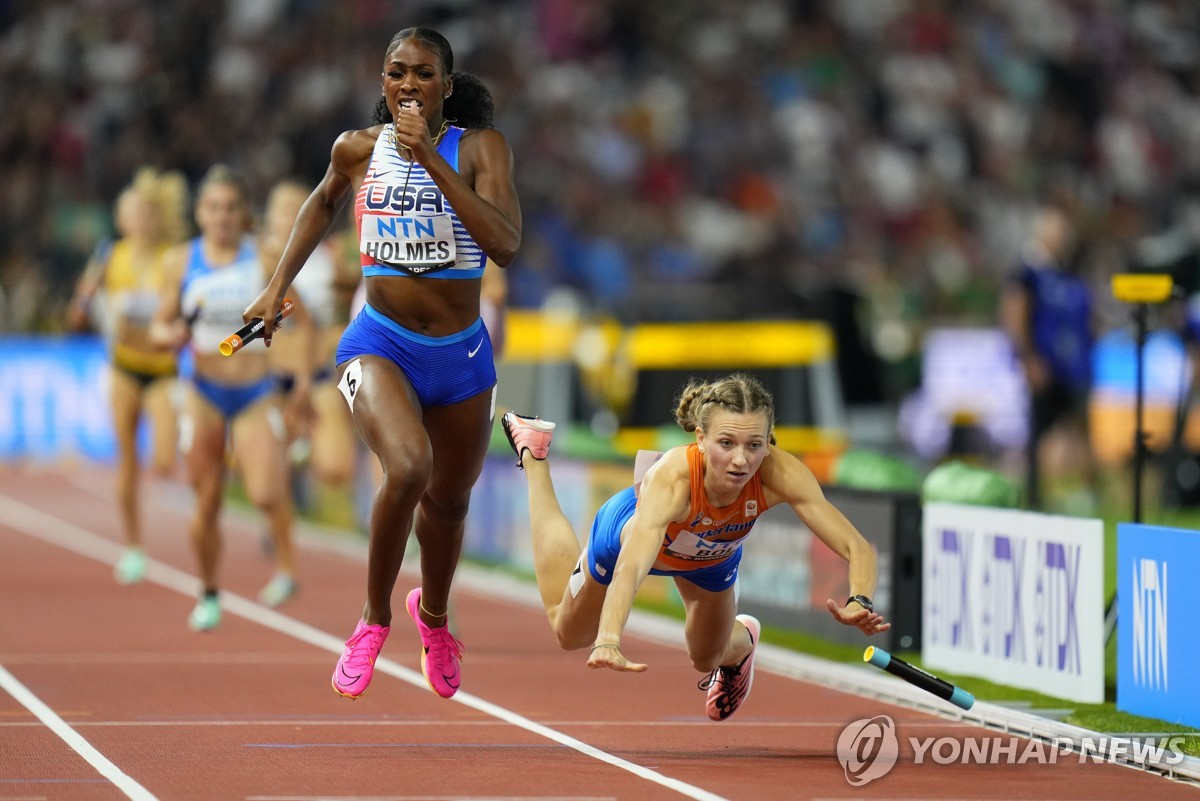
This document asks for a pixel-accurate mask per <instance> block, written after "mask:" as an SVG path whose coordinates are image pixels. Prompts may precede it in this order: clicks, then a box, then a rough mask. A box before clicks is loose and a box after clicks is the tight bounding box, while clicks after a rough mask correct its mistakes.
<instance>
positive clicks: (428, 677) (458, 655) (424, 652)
mask: <svg viewBox="0 0 1200 801" xmlns="http://www.w3.org/2000/svg"><path fill="white" fill-rule="evenodd" d="M404 606H405V607H406V608H407V609H408V616H409V617H411V618H412V619H413V622H414V623H416V624H417V632H418V633H419V634H420V635H421V646H422V647H421V672H422V673H424V674H425V682H426V683H427V684H428V685H429V689H431V690H433V691H434V692H435V693H437V694H438V695H440V696H441V697H443V698H449V697H450V696H452V695H454V694H455V693H456V692H458V687H459V684H460V683H461V682H462V673H461V672H460V670H459V667H458V664H459V662H461V661H462V653H463V644H462V643H461V642H459V641H458V640H457V639H456V638H455V637H454V635H453V634H451V633H450V627H449V624H447V625H445V626H437V627H430V626H426V625H425V623H424V621H422V620H421V588H420V587H417V588H416V589H414V590H412V591H411V592H409V594H408V598H407V599H405V602H404Z"/></svg>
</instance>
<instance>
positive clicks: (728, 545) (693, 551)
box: [666, 531, 742, 562]
mask: <svg viewBox="0 0 1200 801" xmlns="http://www.w3.org/2000/svg"><path fill="white" fill-rule="evenodd" d="M740 547H742V540H736V541H734V542H721V541H717V542H710V541H709V540H706V539H702V538H700V537H697V536H696V535H695V534H693V533H692V532H690V531H681V532H679V536H677V537H676V538H675V539H674V540H673V541H672V542H671V544H670V545H668V546H667V549H666V553H667V554H668V555H669V556H674V557H675V558H677V559H687V560H688V561H692V562H709V561H712V560H714V559H724V558H725V557H727V556H731V555H732V554H733V553H734V552H735V551H737V549H738V548H740Z"/></svg>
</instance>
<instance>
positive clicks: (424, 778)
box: [0, 465, 1200, 801]
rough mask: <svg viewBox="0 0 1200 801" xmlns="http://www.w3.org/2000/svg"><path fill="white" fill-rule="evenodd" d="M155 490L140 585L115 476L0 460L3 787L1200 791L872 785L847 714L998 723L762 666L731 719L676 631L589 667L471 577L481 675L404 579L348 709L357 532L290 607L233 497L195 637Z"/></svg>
mask: <svg viewBox="0 0 1200 801" xmlns="http://www.w3.org/2000/svg"><path fill="white" fill-rule="evenodd" d="M151 486H152V491H151V492H150V493H148V494H149V495H151V497H150V498H149V499H148V500H147V505H146V516H147V525H146V529H147V547H148V551H149V552H150V554H151V556H152V557H154V560H155V562H154V564H153V567H152V569H151V572H150V575H149V577H148V579H147V581H145V582H144V583H142V584H140V585H138V586H136V587H128V588H126V587H119V586H117V585H116V583H115V582H114V581H113V580H112V564H113V563H114V562H115V560H116V557H117V555H118V553H119V548H118V547H117V546H116V543H117V542H118V541H119V534H118V532H119V526H118V522H117V516H116V509H115V506H114V504H113V502H112V500H111V495H112V493H111V476H110V475H109V474H108V473H107V472H106V471H104V470H103V469H101V468H97V467H88V466H78V465H77V466H74V467H70V468H51V467H23V468H19V467H11V466H10V467H0V801H18V799H20V800H21V801H32V800H33V799H55V800H57V799H71V801H76V800H78V801H92V799H97V800H99V799H122V798H132V799H162V800H163V801H168V800H169V801H174V800H175V799H214V800H219V801H229V800H234V801H236V800H239V799H241V800H243V801H316V800H317V799H336V800H338V801H343V800H344V801H350V800H351V799H355V800H357V801H434V800H436V799H448V800H453V801H611V800H613V799H621V801H655V800H656V799H698V800H699V801H722V799H727V800H729V801H734V800H737V801H776V800H778V801H784V800H785V799H786V801H796V800H797V799H856V798H862V799H866V798H870V799H871V801H881V799H893V798H894V799H963V798H981V799H1001V798H1015V797H1020V798H1027V799H1047V800H1049V799H1054V800H1056V801H1058V800H1062V801H1065V800H1067V799H1129V798H1155V799H1172V798H1187V799H1200V793H1197V791H1196V788H1195V787H1194V786H1191V785H1187V784H1183V783H1180V782H1175V781H1171V780H1169V779H1166V778H1163V777H1162V776H1159V775H1156V774H1152V773H1146V772H1142V771H1139V770H1136V769H1133V768H1129V767H1124V766H1119V765H1111V764H1100V765H1095V764H1082V765H1081V764H1079V762H1077V761H1075V760H1072V759H1066V760H1063V761H1059V762H1058V763H1057V764H1054V765H1012V766H1009V765H1003V766H995V765H993V766H979V765H962V764H955V765H949V766H945V765H930V764H925V765H915V764H912V752H911V749H909V748H908V747H907V746H906V745H903V744H902V746H901V758H900V762H899V763H898V764H897V765H896V767H895V769H894V770H892V772H891V773H889V774H888V775H887V776H885V777H884V778H882V779H880V780H878V781H877V782H875V783H873V784H870V785H867V786H866V787H859V788H856V787H853V786H851V785H850V784H849V783H848V782H847V780H846V777H845V774H844V773H843V769H842V767H841V765H840V763H839V761H838V759H837V754H836V748H835V743H836V741H837V738H838V735H839V734H840V732H841V731H842V729H843V728H844V727H845V726H846V725H847V724H848V723H850V722H851V721H855V720H858V719H861V718H866V717H873V716H875V715H881V714H884V715H889V716H891V717H892V718H893V719H894V720H895V722H896V726H897V729H898V731H900V732H901V734H902V735H911V736H917V737H922V738H924V737H927V736H943V735H948V736H952V737H955V738H963V737H967V736H973V735H974V736H986V735H989V734H994V733H992V732H988V731H986V730H983V729H979V728H974V727H971V726H967V725H966V724H963V723H961V722H957V721H955V720H953V719H952V717H953V716H952V715H951V716H946V717H942V716H938V715H933V714H928V713H926V712H922V711H918V710H916V709H911V708H905V707H899V706H890V705H887V704H885V703H883V702H881V701H879V700H873V699H871V698H867V697H860V696H858V695H850V694H847V693H843V692H838V691H836V690H833V689H828V688H827V687H823V686H819V685H816V684H810V683H805V682H802V681H798V680H796V679H793V678H788V677H787V676H786V675H783V674H781V673H774V672H770V671H768V670H766V669H764V668H760V670H759V672H758V674H757V676H756V679H755V685H754V693H753V696H752V697H751V699H750V700H749V701H748V702H747V704H746V706H744V707H743V708H742V710H740V712H739V713H738V715H737V717H735V718H734V719H733V720H731V721H728V722H725V723H721V724H717V723H712V722H710V721H708V720H707V718H705V717H704V709H703V701H704V697H703V694H702V693H701V692H700V691H699V690H697V689H696V687H695V685H696V681H697V680H698V679H699V678H700V677H699V676H698V675H697V674H696V673H695V672H694V671H692V670H691V668H690V666H688V665H687V663H686V659H685V657H684V655H683V653H682V651H681V650H680V649H679V647H678V646H677V645H675V644H673V643H672V642H670V641H668V640H669V638H668V639H663V638H658V637H651V636H648V635H647V636H640V635H635V634H632V633H631V634H630V636H629V637H628V638H627V652H628V653H629V654H630V656H631V657H633V658H635V659H638V660H641V661H647V662H649V663H650V664H651V669H650V671H649V672H647V673H644V674H641V675H617V674H613V673H607V672H605V673H599V672H591V671H588V670H587V669H586V668H585V667H584V664H583V663H584V658H583V657H582V655H580V654H577V653H574V654H566V653H563V652H560V651H558V650H557V649H556V648H555V646H554V644H553V642H552V640H551V637H550V634H549V629H548V627H547V625H546V622H545V618H544V616H543V614H542V612H541V610H540V608H539V607H537V606H535V604H536V600H535V595H534V593H533V592H532V590H530V589H528V588H518V589H514V588H513V582H512V581H511V580H507V579H500V578H496V577H494V576H493V577H489V576H488V574H486V573H484V572H482V571H478V570H468V569H464V570H463V572H462V573H461V576H462V580H461V581H460V583H459V584H458V585H457V589H456V592H455V596H454V598H453V612H454V616H455V622H454V626H455V630H456V632H457V634H458V635H459V636H460V637H461V639H463V640H464V642H465V643H466V647H467V650H466V662H465V664H464V688H465V689H464V691H463V692H460V693H459V695H458V696H456V698H455V699H454V700H452V701H445V700H443V699H441V698H438V697H437V696H435V695H434V694H433V693H432V692H430V691H429V690H428V689H427V688H426V687H425V684H424V680H423V679H422V678H421V675H420V667H419V662H418V659H417V650H418V640H417V638H416V634H415V632H414V631H413V630H412V628H411V624H410V623H409V621H408V619H407V617H405V616H404V612H403V607H402V599H403V597H404V593H405V592H407V590H408V588H409V587H410V586H412V585H413V584H414V577H413V575H412V574H411V573H405V574H403V575H402V576H401V579H400V583H399V585H398V586H397V606H396V609H397V615H396V618H395V624H396V625H395V627H394V630H393V632H392V635H391V637H390V639H389V641H388V643H387V646H386V647H385V649H384V651H383V656H384V657H385V658H382V659H381V660H380V662H379V666H378V669H377V672H376V678H375V682H374V684H373V685H372V687H371V689H370V691H369V692H368V693H367V694H366V695H365V696H364V697H363V698H362V699H360V700H359V701H357V702H351V701H348V700H346V699H343V698H340V697H338V696H337V695H335V694H334V693H333V691H332V690H331V689H330V687H329V677H330V674H331V672H332V668H333V664H334V661H335V659H336V656H335V654H337V653H338V652H340V649H341V642H342V640H343V639H344V638H345V637H346V636H348V635H349V633H350V631H351V629H352V628H353V625H354V622H355V620H356V618H357V613H358V610H359V609H360V607H361V602H362V593H363V581H364V571H365V560H364V548H363V546H362V543H361V542H359V541H358V540H357V538H353V537H341V538H338V537H334V536H330V535H329V534H327V533H326V534H319V533H312V532H308V533H304V532H302V535H301V537H300V545H301V581H302V587H301V592H300V594H299V595H298V596H297V597H296V598H295V599H294V600H293V601H291V602H289V603H288V604H287V605H286V606H284V607H283V608H281V609H280V610H279V611H278V612H275V611H272V610H269V609H266V608H264V607H261V606H259V605H258V604H257V603H255V602H253V600H252V599H253V598H254V597H255V595H256V593H257V591H258V589H259V588H260V587H261V586H262V584H263V583H264V582H265V581H266V579H267V577H268V571H269V569H270V565H269V562H268V561H267V560H266V559H265V558H264V556H263V554H262V551H261V546H260V538H259V534H258V525H257V524H256V523H255V522H254V521H253V519H252V518H251V517H249V516H247V515H244V514H242V513H239V512H237V511H236V510H227V511H226V514H225V521H226V522H225V542H226V551H225V555H224V560H223V566H224V586H225V588H226V589H225V592H224V594H223V603H224V607H225V611H226V617H225V619H224V621H223V622H222V625H221V627H220V628H219V629H218V630H216V631H214V632H210V633H207V634H193V633H192V632H190V631H188V629H187V628H186V626H185V624H184V621H185V619H186V617H187V614H188V612H189V610H190V609H191V606H192V604H193V599H194V593H195V590H196V582H195V580H194V578H193V566H192V559H191V555H190V552H189V551H188V549H187V535H186V531H187V518H188V514H189V510H190V495H189V494H188V492H187V491H186V490H185V489H183V488H181V487H179V486H178V485H176V484H172V483H169V482H158V483H155V484H153V485H151ZM408 561H409V563H410V564H412V565H415V563H416V559H415V558H414V557H412V556H410V558H409V560H408ZM406 570H407V567H406ZM672 627H677V626H676V624H672ZM638 631H641V629H638ZM887 678H889V680H890V677H887ZM901 742H902V743H904V739H903V736H902V739H901Z"/></svg>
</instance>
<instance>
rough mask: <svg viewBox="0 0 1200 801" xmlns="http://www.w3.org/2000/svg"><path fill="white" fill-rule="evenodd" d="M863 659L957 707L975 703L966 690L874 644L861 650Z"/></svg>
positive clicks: (967, 707)
mask: <svg viewBox="0 0 1200 801" xmlns="http://www.w3.org/2000/svg"><path fill="white" fill-rule="evenodd" d="M863 661H864V662H870V663H871V664H872V665H874V666H875V667H877V668H883V669H884V670H886V671H887V672H888V673H891V674H892V675H893V676H899V677H900V678H902V679H904V680H905V681H907V682H908V683H909V684H912V685H915V686H917V687H920V688H921V689H922V690H924V691H925V692H929V693H933V694H934V695H936V696H937V697H938V698H944V699H945V700H947V701H949V702H950V703H952V704H954V705H955V706H957V707H961V708H963V709H970V708H971V707H972V706H974V705H975V696H973V695H971V694H970V693H969V692H967V691H966V690H964V689H962V688H960V687H955V686H954V685H953V684H951V683H950V682H948V681H942V680H941V679H939V678H938V677H937V676H935V675H933V674H932V673H926V672H925V671H923V670H921V669H920V668H918V667H913V666H912V665H910V664H908V663H907V662H905V661H904V660H903V659H900V658H898V657H895V656H892V655H891V654H889V653H888V652H887V651H885V650H883V649H882V648H876V647H875V646H874V645H871V646H868V648H867V650H866V651H864V652H863Z"/></svg>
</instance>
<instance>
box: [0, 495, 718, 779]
mask: <svg viewBox="0 0 1200 801" xmlns="http://www.w3.org/2000/svg"><path fill="white" fill-rule="evenodd" d="M0 523H2V524H3V525H6V526H9V527H11V528H13V529H16V530H18V531H20V532H21V533H23V534H25V535H27V536H29V537H32V538H33V539H36V540H40V541H42V542H45V543H48V544H50V545H56V546H58V547H60V548H63V549H65V550H68V551H71V552H73V553H77V554H79V555H81V556H86V557H88V558H91V559H95V560H96V561H99V562H103V563H105V564H107V565H110V566H111V565H115V564H116V562H117V560H118V559H119V558H120V555H121V551H122V548H121V546H120V545H119V544H117V543H116V542H113V541H112V540H109V539H107V538H105V537H101V536H99V535H98V534H94V533H92V532H90V531H88V530H87V529H84V528H82V527H80V526H77V525H75V524H74V523H71V522H69V521H66V520H62V519H60V518H57V517H55V516H54V515H51V514H48V513H46V512H43V511H41V510H40V509H36V508H34V507H32V506H29V505H28V504H25V503H22V502H21V501H18V500H16V499H15V498H11V497H9V496H7V495H0ZM148 562H149V568H148V569H147V571H146V578H145V580H146V581H150V582H153V583H155V584H158V585H160V586H162V587H166V588H168V589H171V590H174V591H176V592H179V593H181V594H183V595H185V596H187V597H189V598H192V597H194V596H195V595H196V592H197V589H198V586H199V583H198V580H197V579H196V577H195V576H193V575H191V574H189V573H185V572H183V571H182V570H178V569H176V568H174V567H171V566H170V565H167V564H164V563H162V562H159V561H157V560H155V559H150V560H148ZM221 609H222V610H224V611H226V612H229V613H230V614H233V615H236V616H238V617H241V618H244V619H245V620H249V621H251V622H252V623H257V624H259V625H260V626H263V627H265V628H269V629H271V630H273V631H276V632H279V633H280V634H284V635H286V636H289V637H292V638H294V639H297V640H300V641H301V642H305V643H308V644H309V645H312V646H315V647H317V648H320V649H322V650H324V651H328V652H329V653H332V654H335V655H338V654H341V653H342V649H343V648H344V647H345V644H344V642H343V641H342V640H341V639H340V638H338V637H335V636H334V635H332V634H329V633H327V632H324V631H321V630H320V629H318V628H316V627H314V626H310V625H308V624H307V623H303V622H301V621H299V620H296V619H294V618H291V617H288V616H287V615H284V614H281V613H279V612H277V611H275V610H274V609H268V608H267V607H264V606H261V605H259V604H257V603H254V602H253V601H250V600H248V599H246V598H243V597H241V596H240V595H236V594H234V593H231V592H222V593H221ZM2 669H3V668H0V670H2ZM375 670H376V671H378V672H382V673H384V674H386V675H389V676H392V677H393V678H397V679H400V680H401V681H403V682H406V683H408V684H411V685H413V686H414V687H417V688H420V689H421V690H424V691H428V686H427V685H426V683H425V677H424V676H422V675H421V673H420V672H419V671H415V670H411V669H409V668H407V667H405V666H403V665H401V664H399V663H397V662H393V661H392V660H390V659H388V658H387V657H380V658H379V660H378V661H377V662H376V663H375ZM6 673H7V671H6ZM14 681H15V679H14ZM30 695H31V697H32V694H30ZM34 700H36V699H34ZM449 700H450V701H453V702H455V703H459V704H462V705H463V706H466V707H468V708H470V709H474V710H475V711H477V712H481V713H483V714H485V715H488V716H490V717H494V718H497V719H499V720H502V721H504V722H506V723H509V724H511V725H513V726H516V727H517V728H520V729H524V730H525V731H527V732H530V733H532V734H536V735H539V736H541V737H544V738H546V739H548V740H550V741H552V742H555V743H558V744H559V745H563V746H566V747H567V748H570V749H572V750H574V751H577V752H578V753H580V754H583V755H584V756H588V757H591V758H592V759H595V760H597V761H599V762H603V763H605V764H607V765H611V766H613V767H615V768H619V769H621V770H624V771H626V772H627V773H631V774H633V775H634V776H637V777H638V778H640V779H644V780H646V781H649V782H652V783H654V784H657V785H659V786H662V787H666V788H667V789H670V790H674V791H675V792H677V793H679V794H680V795H682V796H684V797H686V798H691V799H694V800H695V801H729V799H727V798H725V797H724V796H720V795H717V794H716V793H712V792H709V791H708V790H705V789H703V788H700V787H696V786H694V785H691V784H688V783H687V782H684V781H681V780H679V779H675V778H672V777H670V776H666V775H663V774H661V773H658V772H657V771H654V770H651V769H649V768H646V767H643V766H642V765H638V764H637V763H634V762H630V761H629V760H626V759H622V758H621V757H618V756H615V755H613V754H610V753H608V752H607V751H602V750H601V749H599V748H596V747H595V746H592V745H589V744H588V743H585V742H583V741H582V740H578V739H576V738H574V737H571V736H569V735H567V734H564V733H562V732H560V731H558V730H556V729H552V728H550V727H549V726H545V725H543V724H541V723H538V722H536V721H533V720H530V719H529V718H526V717H524V716H522V715H519V714H517V713H516V712H513V711H511V710H509V709H506V708H504V707H502V706H500V705H499V704H494V703H492V702H490V701H486V700H484V699H482V698H479V697H477V696H474V695H471V694H470V693H468V692H466V691H463V690H460V691H459V692H458V693H457V694H455V695H454V697H453V698H450V699H449ZM38 703H39V704H40V703H41V702H40V701H39V702H38ZM42 706H43V707H44V708H45V709H46V711H47V712H50V709H49V707H46V706H45V705H44V704H42ZM50 714H53V712H50ZM55 717H57V716H55ZM59 722H60V723H61V725H62V726H63V727H65V728H66V729H67V730H68V731H70V733H71V734H72V735H73V736H74V737H77V738H78V739H79V740H80V741H82V742H86V741H83V738H82V737H79V735H78V734H76V733H75V732H74V731H73V730H71V729H70V727H69V726H67V725H66V724H65V723H62V721H61V720H60V721H59ZM60 736H61V735H60ZM88 747H89V748H91V746H88ZM92 750H93V751H95V749H92ZM95 753H96V755H97V756H99V757H100V758H103V757H102V756H101V755H100V753H99V752H98V751H95ZM106 761H107V760H106ZM109 764H111V763H109ZM113 768H114V770H115V766H113ZM121 775H122V776H124V774H121ZM131 781H132V780H131ZM138 787H139V788H140V787H141V785H138ZM142 789H143V790H144V788H142ZM130 797H131V798H139V799H147V801H151V800H152V799H154V796H152V795H144V796H130Z"/></svg>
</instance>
